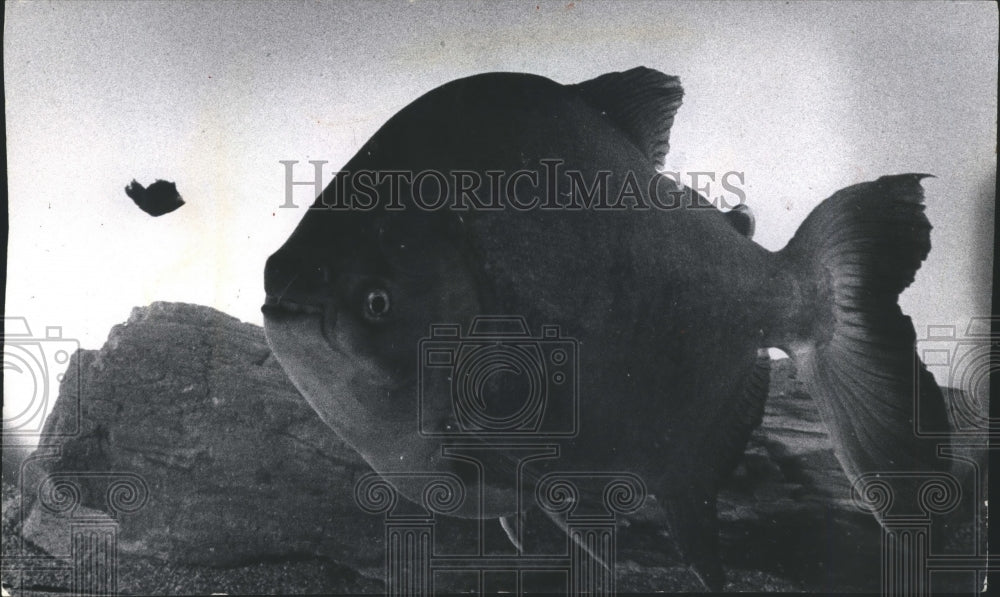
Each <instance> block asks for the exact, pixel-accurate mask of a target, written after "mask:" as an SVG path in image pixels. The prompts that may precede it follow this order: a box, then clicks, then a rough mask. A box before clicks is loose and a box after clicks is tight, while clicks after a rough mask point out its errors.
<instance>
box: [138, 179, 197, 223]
mask: <svg viewBox="0 0 1000 597" xmlns="http://www.w3.org/2000/svg"><path fill="white" fill-rule="evenodd" d="M125 194H126V195H128V196H129V197H131V198H132V201H135V204H136V205H138V206H139V209H141V210H142V211H144V212H146V213H148V214H149V215H151V216H153V217H156V216H162V215H163V214H168V213H170V212H172V211H174V210H175V209H177V208H179V207H180V206H182V205H184V200H183V199H181V196H180V194H179V193H178V192H177V185H176V184H174V183H172V182H167V181H166V180H157V181H156V182H154V183H153V184H151V185H149V188H145V187H143V186H142V185H141V184H139V183H138V182H136V181H135V180H133V181H132V183H131V184H130V185H128V186H127V187H125Z"/></svg>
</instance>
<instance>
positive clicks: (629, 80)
mask: <svg viewBox="0 0 1000 597" xmlns="http://www.w3.org/2000/svg"><path fill="white" fill-rule="evenodd" d="M571 87H573V88H576V89H577V90H579V92H580V95H582V96H583V97H584V98H585V99H586V100H587V101H588V102H589V103H590V104H591V105H593V106H594V107H595V108H597V109H598V110H600V111H601V113H602V114H605V115H606V116H607V117H608V118H609V119H611V120H612V121H613V122H614V123H615V124H617V125H618V127H619V128H621V129H622V131H624V132H625V133H626V134H627V135H628V136H629V138H630V139H632V141H633V142H634V143H635V144H636V146H637V147H638V148H639V149H640V150H641V151H642V152H643V153H645V154H646V156H648V157H649V159H650V161H652V162H653V165H654V166H660V165H661V164H662V163H663V158H664V156H666V155H667V152H668V151H669V150H670V127H672V126H673V124H674V114H676V113H677V109H678V108H680V107H681V98H682V97H683V96H684V89H683V88H682V87H681V80H680V79H679V78H678V77H674V76H671V75H665V74H663V73H661V72H659V71H655V70H653V69H651V68H646V67H644V66H639V67H636V68H633V69H631V70H627V71H625V72H616V73H607V74H605V75H601V76H600V77H597V78H596V79H591V80H589V81H584V82H582V83H577V84H576V85H572V86H571Z"/></svg>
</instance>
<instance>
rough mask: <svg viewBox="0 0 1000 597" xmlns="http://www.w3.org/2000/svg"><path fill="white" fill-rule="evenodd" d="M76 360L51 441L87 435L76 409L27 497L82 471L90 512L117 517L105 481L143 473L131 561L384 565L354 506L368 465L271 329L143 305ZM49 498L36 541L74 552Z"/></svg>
mask: <svg viewBox="0 0 1000 597" xmlns="http://www.w3.org/2000/svg"><path fill="white" fill-rule="evenodd" d="M73 359H75V362H71V364H70V368H69V375H68V376H67V378H66V379H65V380H64V381H63V384H62V392H61V394H60V396H59V399H58V401H57V403H56V406H55V409H54V411H53V412H52V414H51V415H50V416H49V418H48V420H47V422H46V426H45V430H44V433H45V434H46V435H50V436H54V435H57V434H59V433H60V432H62V431H64V430H73V429H75V426H76V425H77V422H76V420H77V413H78V409H79V415H80V430H79V432H78V433H76V434H75V436H73V437H70V438H68V439H65V440H62V441H59V442H58V443H57V445H58V454H57V455H55V456H52V457H49V458H45V457H43V456H44V455H45V453H46V452H47V451H48V450H46V449H43V448H40V449H39V450H38V451H37V452H36V456H35V459H34V460H32V461H31V462H29V463H28V465H27V466H26V472H27V474H26V476H25V479H24V482H23V483H24V491H25V493H26V494H27V495H29V496H34V495H36V494H37V493H38V490H39V489H41V490H42V492H43V493H44V492H45V491H46V489H47V488H46V487H39V486H40V484H41V483H42V481H43V480H44V478H45V477H46V475H48V474H49V473H53V472H57V471H59V472H61V473H62V474H65V473H72V472H74V471H79V472H81V473H87V474H81V475H76V476H72V475H69V476H68V478H69V479H71V480H72V481H73V482H74V483H75V484H77V485H78V486H80V487H81V489H82V496H81V504H80V505H81V506H82V507H85V508H94V509H99V510H105V511H108V510H109V507H110V506H111V505H110V504H109V503H108V496H107V489H108V484H109V482H110V481H109V479H111V478H113V477H107V476H101V475H94V474H93V473H98V472H102V473H103V472H118V473H131V474H135V475H138V476H139V477H140V478H141V481H138V482H137V483H138V484H140V485H145V488H146V489H148V500H147V502H146V503H145V504H144V505H142V507H139V508H136V507H133V508H131V509H132V510H134V511H132V512H121V513H119V522H120V528H119V531H118V546H119V551H120V552H122V553H126V554H128V553H134V554H140V555H145V556H153V557H157V558H159V559H163V560H166V561H172V562H185V563H198V564H208V565H234V564H238V563H243V562H253V561H262V560H267V559H269V558H288V557H294V556H296V555H309V556H311V555H314V554H317V553H320V554H323V555H326V556H328V557H330V558H331V559H334V560H344V561H348V562H350V563H352V564H354V565H356V566H360V567H365V566H378V565H380V563H381V562H382V559H383V557H384V551H383V549H382V546H381V544H380V542H379V539H380V538H381V536H382V521H381V519H380V518H377V517H375V516H371V515H366V514H365V513H364V512H362V511H361V510H360V509H359V508H358V507H357V506H356V505H355V502H354V493H353V492H354V485H355V481H356V480H357V479H358V477H359V476H360V475H363V474H365V473H367V472H368V471H369V470H370V469H369V468H368V466H367V465H366V464H364V463H363V462H362V461H361V460H360V459H359V458H358V457H357V455H356V454H355V453H354V452H353V451H352V450H350V449H349V448H347V447H346V446H345V445H344V444H343V443H342V442H341V441H340V440H339V439H338V438H337V436H336V435H335V434H334V433H333V432H332V431H331V430H330V429H329V428H328V427H326V426H325V425H324V424H323V423H322V422H320V420H319V419H318V417H317V416H316V414H315V412H314V411H313V410H312V409H311V408H310V407H309V405H308V404H306V402H305V401H304V400H303V399H302V398H301V396H300V395H299V393H298V392H297V391H296V390H295V388H294V387H293V386H292V385H291V383H290V382H289V381H288V379H287V378H286V377H285V375H284V373H283V371H282V370H281V368H280V366H279V365H278V364H277V362H276V361H275V360H274V358H273V357H272V356H271V354H270V350H269V349H268V346H267V343H266V341H265V339H264V334H263V330H262V329H261V328H259V327H257V326H254V325H250V324H247V323H242V322H240V321H239V320H237V319H235V318H232V317H229V316H227V315H224V314H222V313H219V312H217V311H214V310H212V309H208V308H205V307H199V306H194V305H185V304H171V303H154V304H152V305H150V306H149V307H145V308H136V309H134V310H133V312H132V315H131V317H129V319H128V321H127V322H126V323H124V324H121V325H117V326H115V327H114V328H113V329H112V330H111V334H110V336H109V338H108V341H107V343H106V344H105V345H104V347H103V348H101V349H100V350H99V351H91V350H81V351H79V352H78V353H77V354H76V355H75V356H74V357H73ZM77 365H78V366H77ZM77 374H78V375H79V379H75V378H74V377H75V376H76V375H77ZM77 388H79V395H76V390H77ZM126 478H127V477H126ZM43 497H44V496H43ZM140 499H141V497H140ZM39 501H44V500H35V503H34V506H35V507H34V508H32V510H31V514H30V517H29V518H28V521H27V522H26V523H25V528H24V535H25V537H26V538H28V539H29V540H31V541H33V542H35V543H37V544H39V546H40V547H43V548H45V549H46V550H47V551H49V552H50V553H68V552H69V549H67V548H66V546H65V545H58V544H54V542H57V541H58V540H62V541H67V540H68V538H67V537H68V535H67V533H66V532H65V531H64V529H65V520H62V519H65V518H66V515H65V514H62V515H56V514H54V513H53V512H51V510H52V509H51V508H47V507H44V506H45V505H44V504H42V503H38V502H39ZM79 514H80V512H77V513H76V514H75V515H74V516H77V517H78V516H79ZM361 537H366V538H370V540H364V541H362V540H359V538H361Z"/></svg>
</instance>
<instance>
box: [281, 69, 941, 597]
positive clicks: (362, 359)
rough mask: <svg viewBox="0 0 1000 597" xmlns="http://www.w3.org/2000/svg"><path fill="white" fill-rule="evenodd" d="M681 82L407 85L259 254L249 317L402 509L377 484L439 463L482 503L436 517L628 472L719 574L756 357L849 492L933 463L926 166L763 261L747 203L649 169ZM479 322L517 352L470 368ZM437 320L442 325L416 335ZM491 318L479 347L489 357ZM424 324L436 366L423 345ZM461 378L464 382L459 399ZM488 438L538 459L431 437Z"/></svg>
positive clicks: (835, 212) (414, 496) (508, 510)
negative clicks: (555, 483) (813, 414)
mask: <svg viewBox="0 0 1000 597" xmlns="http://www.w3.org/2000/svg"><path fill="white" fill-rule="evenodd" d="M682 94H683V92H682V88H681V86H680V82H679V79H678V78H676V77H673V76H668V75H665V74H662V73H660V72H657V71H655V70H651V69H648V68H642V67H640V68H635V69H632V70H629V71H625V72H616V73H609V74H605V75H602V76H600V77H598V78H596V79H593V80H590V81H586V82H583V83H578V84H571V85H563V84H559V83H556V82H554V81H552V80H550V79H547V78H544V77H541V76H535V75H530V74H517V73H487V74H481V75H476V76H471V77H468V78H463V79H459V80H455V81H452V82H449V83H447V84H444V85H442V86H440V87H438V88H436V89H434V90H432V91H430V92H428V93H426V94H425V95H423V96H422V97H420V98H418V99H417V100H415V101H413V102H412V103H411V104H409V105H408V106H406V107H404V108H403V109H402V110H400V111H399V112H398V113H397V114H395V115H394V116H393V117H392V118H390V119H389V120H388V121H387V122H386V123H385V124H384V125H383V126H382V127H381V129H380V130H378V132H376V133H375V135H374V136H373V137H372V138H371V139H370V140H369V141H368V142H367V143H366V144H365V145H364V146H363V147H362V148H361V150H360V151H359V152H358V153H357V155H356V156H355V157H354V158H353V159H352V160H351V161H350V162H349V163H348V164H347V165H346V166H345V167H344V169H343V171H342V172H340V173H338V174H337V176H336V177H334V179H333V181H332V182H331V183H330V185H329V186H328V187H327V189H326V190H325V191H324V193H323V194H321V195H320V196H319V197H317V199H316V201H315V203H314V204H313V206H312V207H311V208H310V209H309V210H308V211H307V212H306V214H305V216H304V217H303V218H302V220H301V222H300V223H299V225H298V227H297V228H296V229H295V230H294V232H293V233H292V235H291V236H290V237H289V238H288V240H287V242H285V244H284V245H283V246H282V247H281V248H280V249H279V250H278V251H277V252H275V253H274V254H273V255H271V257H270V258H269V259H268V260H267V264H266V268H265V273H264V281H265V290H266V299H265V304H264V306H263V307H262V311H263V313H264V322H265V330H266V335H267V339H268V342H269V343H270V346H271V347H272V349H273V352H274V355H275V356H276V358H277V360H278V361H279V363H280V364H281V366H282V367H283V368H284V370H285V371H286V372H287V374H288V376H289V378H290V379H291V381H292V382H293V383H294V384H295V386H296V387H297V388H298V390H299V391H300V392H301V394H302V395H303V396H304V397H305V399H306V400H307V401H308V402H309V403H310V404H311V405H312V407H313V408H314V409H315V410H316V412H317V413H318V414H319V416H320V417H321V419H322V420H323V421H324V422H325V423H326V424H327V425H328V426H330V427H331V428H332V429H333V431H335V432H336V433H337V434H338V435H339V436H340V437H341V438H342V439H343V440H344V441H345V442H346V443H347V444H349V445H350V446H351V447H352V448H353V449H354V450H356V451H357V452H358V454H359V455H360V456H361V457H362V458H363V459H364V460H365V461H367V462H368V464H370V465H371V467H372V468H373V469H374V470H375V471H376V472H378V473H379V474H382V475H384V476H385V477H386V479H387V480H389V481H390V482H392V483H393V484H394V486H395V488H396V489H397V490H398V491H399V492H400V493H401V494H402V495H404V496H405V497H407V498H408V499H410V500H413V501H419V500H420V499H421V495H420V491H421V486H418V485H415V484H411V483H410V482H409V481H407V480H406V476H405V475H400V474H396V473H406V472H417V471H428V472H442V473H448V472H451V473H455V474H456V475H458V476H459V477H460V478H461V479H462V480H463V482H464V483H466V484H467V485H468V487H469V490H470V491H473V492H477V493H476V495H477V496H478V499H477V500H473V501H476V502H477V507H476V508H469V509H467V508H463V509H459V510H457V511H456V512H455V515H456V516H468V517H481V518H500V519H501V522H502V523H503V522H504V520H505V519H504V517H508V516H511V515H512V514H513V513H514V512H515V510H514V507H513V505H512V504H513V503H514V502H515V500H514V499H512V498H513V496H512V493H513V492H514V491H515V489H514V486H513V481H508V482H504V481H503V479H504V478H512V477H513V471H514V470H515V469H516V468H518V467H520V468H521V469H523V470H522V472H523V474H524V480H525V481H524V482H525V483H526V484H528V485H530V484H531V483H532V482H534V481H536V480H537V479H539V478H540V476H541V475H543V474H545V473H546V472H547V471H556V470H569V471H579V472H595V471H628V472H631V473H633V474H634V475H635V476H636V477H638V478H641V479H642V481H643V482H644V483H645V485H646V487H647V488H648V491H649V492H650V493H652V494H654V495H655V496H656V497H657V501H658V502H659V503H660V504H661V505H662V506H663V508H664V511H665V513H666V521H667V525H668V527H669V528H668V529H666V530H667V533H668V534H669V535H670V537H671V539H672V541H673V543H674V544H675V545H676V548H677V551H678V553H679V554H680V557H681V558H682V559H683V561H684V562H685V563H686V564H687V565H688V566H689V568H690V569H691V570H692V571H693V572H694V573H696V574H697V576H698V577H699V578H700V579H701V580H702V582H704V584H705V585H706V586H707V587H710V588H712V589H718V588H721V587H722V586H723V583H724V578H725V577H724V573H723V570H722V567H721V565H720V562H719V557H718V521H717V516H716V495H717V493H718V490H719V485H720V483H721V482H722V481H723V480H725V478H726V476H727V475H728V474H729V473H731V471H732V469H733V468H734V467H735V465H736V463H737V462H738V460H739V458H740V457H741V455H742V453H743V450H744V449H745V446H746V443H747V440H748V438H749V435H750V433H751V431H752V429H753V428H754V426H755V425H757V424H759V422H760V420H761V416H762V412H763V407H764V401H765V399H766V397H767V391H768V373H769V371H768V368H767V367H766V366H762V362H761V360H759V359H758V351H760V350H762V349H767V348H772V347H773V348H778V349H781V350H783V351H784V352H786V353H787V354H788V355H790V357H791V358H792V359H794V361H795V365H796V367H797V370H798V376H799V379H801V380H803V381H805V383H806V384H807V387H808V389H809V391H810V392H811V394H812V396H813V397H814V398H815V400H816V403H817V404H818V407H819V410H820V412H821V415H822V419H823V421H824V423H825V425H826V426H827V428H828V430H829V432H830V435H831V437H832V440H833V442H834V444H835V451H836V455H837V457H838V459H839V462H840V463H841V465H842V467H843V469H844V471H845V473H846V475H847V476H848V478H849V479H850V480H852V481H854V480H856V479H858V478H859V477H860V476H862V475H864V474H866V473H872V472H879V471H895V472H904V473H908V472H919V471H934V470H939V469H941V468H942V464H941V463H940V462H939V461H938V459H937V458H936V454H935V444H934V443H933V442H930V441H928V440H925V439H922V438H921V437H918V436H917V435H916V434H915V433H914V431H913V429H914V412H915V409H916V408H919V409H921V417H922V421H924V422H927V421H931V422H938V423H939V424H941V425H946V423H944V421H946V415H945V410H944V402H943V399H942V395H941V392H940V390H939V388H938V386H937V385H936V384H935V383H934V380H933V378H932V377H931V376H930V374H929V373H928V371H927V370H926V368H925V367H924V366H923V364H922V363H920V361H919V360H918V359H917V358H916V355H915V352H914V339H915V335H914V330H913V325H912V323H911V321H910V319H909V318H908V317H906V316H905V315H903V313H902V312H901V311H900V308H899V306H898V305H897V299H898V297H899V294H900V292H901V291H902V290H903V289H905V288H906V287H907V286H908V285H909V284H910V283H911V282H912V281H913V279H914V276H915V274H916V271H917V269H918V268H919V267H920V264H921V262H922V261H923V260H924V258H925V257H926V256H927V254H928V252H929V250H930V228H931V226H930V224H929V222H928V220H927V218H926V217H925V215H924V205H923V190H922V187H921V185H920V180H921V178H923V177H924V176H927V175H922V174H900V175H893V176H883V177H882V178H879V179H878V180H875V181H872V182H864V183H861V184H855V185H853V186H849V187H847V188H844V189H842V190H840V191H838V192H836V193H834V194H833V195H832V196H831V197H829V198H828V199H826V200H825V201H823V202H822V203H821V204H819V206H818V207H816V208H815V210H814V211H813V212H812V213H811V214H810V215H809V216H808V217H807V218H806V220H805V221H804V222H803V223H802V225H801V227H800V228H799V229H798V231H797V232H796V233H795V235H794V237H793V238H792V239H791V240H790V241H789V242H788V244H787V246H785V247H784V248H783V249H781V250H779V251H775V252H772V251H769V250H766V249H764V248H763V247H761V246H759V245H758V244H756V243H754V242H752V241H751V240H750V239H749V235H750V234H752V230H753V220H752V217H750V216H749V214H748V213H747V211H746V210H745V209H738V210H733V211H730V212H725V213H724V212H722V211H720V210H718V209H716V208H715V207H714V206H713V205H712V204H711V203H709V202H708V201H707V199H705V197H703V196H701V195H700V194H699V193H697V192H695V191H692V190H691V189H689V188H687V187H684V186H683V185H680V184H679V183H676V182H675V181H672V180H671V179H669V178H667V177H663V176H662V175H660V173H659V171H658V168H659V167H661V165H662V161H663V159H664V157H665V155H666V154H667V152H668V148H669V133H670V128H671V125H672V123H673V119H674V115H675V113H676V111H677V109H678V107H679V106H680V104H681V97H682ZM352 200H353V203H350V202H351V201H352ZM484 315H489V316H512V317H514V318H515V319H516V320H518V321H521V322H524V323H525V324H526V327H527V329H524V327H525V326H522V327H521V329H519V330H514V332H516V334H514V336H516V337H517V338H521V339H525V338H528V339H530V340H531V341H530V342H529V341H525V342H523V343H522V345H519V346H522V348H524V349H523V350H522V351H521V355H522V357H524V358H523V359H522V360H523V361H524V362H523V363H521V362H515V361H516V359H507V360H504V359H502V358H500V357H497V359H496V361H495V362H494V363H493V365H495V366H494V367H492V368H490V367H486V368H485V369H483V370H482V371H480V372H479V373H476V372H472V371H471V369H470V367H471V365H470V366H469V367H466V366H465V365H469V363H471V361H472V359H473V356H471V355H473V354H474V353H475V350H471V349H470V347H471V348H476V347H477V346H480V345H479V344H477V343H476V342H477V338H478V337H479V336H481V335H482V334H477V333H474V332H475V330H474V329H473V328H474V327H475V326H476V325H478V324H479V323H482V321H483V320H482V318H481V316H484ZM477 322H479V323H477ZM442 325H445V326H447V325H451V326H452V327H451V328H448V329H450V330H451V331H452V332H453V333H451V335H448V336H447V337H446V338H441V337H438V336H435V334H434V333H432V332H434V331H435V330H437V331H440V330H441V329H442V328H441V326H442ZM546 326H549V327H546ZM515 327H516V326H515ZM543 328H545V329H548V330H549V331H553V330H554V331H555V333H552V334H548V335H546V333H544V330H543ZM502 333H511V332H509V331H508V332H502ZM502 333H501V332H496V334H494V335H493V336H490V337H491V338H493V342H492V344H490V343H489V342H487V343H486V344H490V345H491V346H493V347H494V348H496V347H497V346H500V347H501V348H502V346H501V345H502V344H503V338H504V337H506V336H503V335H502ZM497 334H500V335H499V336H497ZM487 335H488V334H487ZM428 338H431V339H432V340H433V341H434V342H438V343H439V344H440V345H434V346H438V348H441V347H442V346H443V347H444V348H446V349H448V350H450V353H449V352H448V350H445V351H444V357H445V360H439V361H434V360H433V359H428V358H427V357H428V353H427V350H426V349H428V346H430V347H431V348H433V347H434V346H431V345H428V344H427V342H428ZM497 338H499V340H497ZM570 340H572V342H570ZM441 342H443V344H441ZM511 342H512V343H513V344H516V342H514V341H511ZM559 342H562V343H563V344H559ZM566 342H570V344H566ZM449 343H450V344H449ZM559 346H562V347H563V348H565V350H564V351H563V352H562V355H561V357H560V359H559V360H558V361H559V362H558V363H555V364H554V363H553V361H552V360H551V359H550V357H552V358H553V359H554V358H555V353H556V352H558V351H556V350H555V348H553V347H559ZM508 348H510V347H509V346H508ZM463 350H464V352H463ZM508 352H509V351H508ZM449 354H450V355H451V356H450V357H449V356H448V355H449ZM439 356H440V355H439ZM448 358H451V360H450V361H449V360H448ZM567 358H568V360H567ZM463 359H464V361H463ZM487 361H489V359H487ZM532 363H534V366H535V370H538V371H541V373H540V374H539V375H533V374H530V373H531V370H532V366H533V365H532ZM559 363H561V365H560V364H559ZM487 364H488V363H487ZM463 367H464V369H463ZM442 371H444V374H441V372H442ZM554 371H558V372H559V373H560V375H558V376H557V375H556V374H555V373H554ZM470 384H471V385H470ZM456 388H459V390H460V389H461V388H466V389H467V390H468V389H469V388H471V390H470V391H471V392H472V393H473V394H476V393H477V392H478V393H479V397H478V398H476V399H474V400H472V401H471V402H468V403H467V404H466V405H465V406H466V408H465V409H464V410H463V408H456V407H455V400H456V396H457V395H458V394H460V393H461V392H460V391H459V390H456ZM526 396H527V397H530V399H529V398H526ZM532 400H534V402H532ZM540 402H541V403H544V408H541V409H539V408H536V407H537V405H538V404H539V403H540ZM528 403H531V404H534V405H535V406H532V407H530V408H529V407H528V406H525V405H526V404H528ZM470 405H471V406H470ZM470 408H471V409H472V410H471V414H472V416H471V418H470V415H469V412H470V411H469V409H470ZM477 409H478V410H477ZM532 409H534V410H532ZM526 412H527V413H528V414H530V415H531V416H527V415H525V416H524V417H522V415H523V414H524V413H526ZM539 412H540V413H541V414H540V415H538V413H539ZM463 413H464V415H463ZM477 413H478V415H477ZM531 413H535V414H531ZM536 415H537V416H536ZM477 416H478V418H476V417H477ZM519 417H520V418H519ZM531 417H535V418H534V419H532V418H531ZM538 417H541V418H540V419H539V418H538ZM538 421H542V423H539V422H538ZM491 425H494V426H493V427H491ZM504 425H509V429H508V428H505V427H504ZM546 425H548V427H546ZM498 429H499V430H500V431H504V430H505V429H506V430H507V431H512V432H517V433H522V435H525V436H527V437H528V439H531V437H530V436H531V434H532V433H535V434H537V435H539V436H540V437H541V440H542V441H545V442H550V443H554V444H556V445H558V446H559V455H558V458H548V459H536V460H533V461H531V462H530V463H523V462H521V460H519V457H518V456H517V455H516V454H514V452H516V450H517V448H516V444H515V443H512V444H511V447H510V449H509V450H508V453H507V454H505V455H503V456H502V457H494V456H495V450H494V452H490V453H491V454H494V456H489V457H488V456H483V459H482V462H481V463H480V466H481V468H482V469H483V470H482V471H480V472H479V473H476V474H469V473H468V471H467V470H466V469H465V468H463V467H464V466H465V464H464V463H463V462H462V461H461V460H460V459H456V458H454V457H450V456H449V453H448V451H447V450H445V449H444V448H446V447H447V446H448V445H449V441H452V440H449V437H452V436H449V433H450V432H453V431H456V430H457V431H459V432H463V431H464V435H463V434H461V433H460V434H459V435H458V437H461V439H462V441H464V442H466V443H468V442H470V441H471V442H476V441H479V442H482V443H483V444H487V443H489V442H490V441H491V438H492V437H493V436H492V435H491V434H493V432H495V431H497V430H498ZM547 430H548V431H552V433H551V434H550V435H545V434H546V433H547V432H548V431H547ZM485 453H486V451H484V454H485ZM515 465H517V466H515ZM522 465H523V466H522ZM508 473H510V474H508ZM505 476H506V477H505ZM897 477H898V478H899V479H903V480H900V481H898V483H899V484H900V485H898V486H897V487H896V489H898V490H899V491H900V492H904V490H905V491H909V490H910V489H912V487H910V486H908V485H906V483H907V481H905V477H906V475H896V477H893V479H896V478H897ZM892 482H894V483H896V482H897V481H892ZM505 528H508V527H507V526H505Z"/></svg>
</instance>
